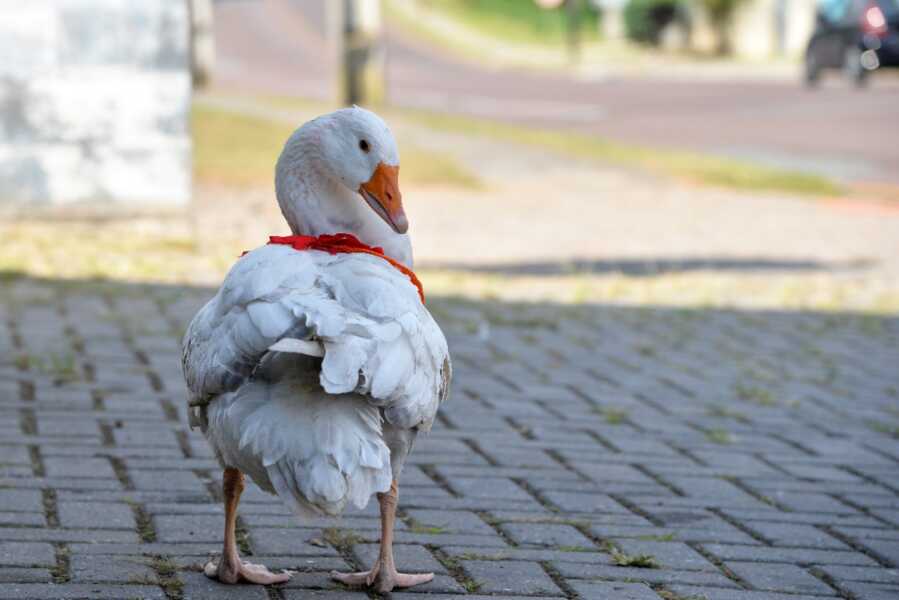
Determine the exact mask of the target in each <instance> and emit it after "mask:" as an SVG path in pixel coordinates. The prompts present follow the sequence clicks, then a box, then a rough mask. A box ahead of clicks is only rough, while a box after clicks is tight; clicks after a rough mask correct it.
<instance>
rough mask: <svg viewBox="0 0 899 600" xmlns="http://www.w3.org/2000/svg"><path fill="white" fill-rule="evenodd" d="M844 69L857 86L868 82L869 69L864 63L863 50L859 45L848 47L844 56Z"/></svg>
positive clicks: (862, 85)
mask: <svg viewBox="0 0 899 600" xmlns="http://www.w3.org/2000/svg"><path fill="white" fill-rule="evenodd" d="M843 70H844V71H845V73H846V77H848V78H849V81H851V82H852V83H853V84H855V86H856V87H864V86H865V84H867V83H868V70H867V69H866V68H865V67H864V66H863V65H862V51H861V49H860V48H858V47H857V46H851V47H849V48H847V49H846V54H845V55H844V57H843Z"/></svg>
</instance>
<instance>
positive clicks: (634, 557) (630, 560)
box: [605, 544, 661, 569]
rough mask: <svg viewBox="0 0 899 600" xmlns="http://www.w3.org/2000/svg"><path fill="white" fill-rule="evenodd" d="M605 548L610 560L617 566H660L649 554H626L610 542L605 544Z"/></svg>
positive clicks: (655, 567)
mask: <svg viewBox="0 0 899 600" xmlns="http://www.w3.org/2000/svg"><path fill="white" fill-rule="evenodd" d="M605 550H606V552H608V553H609V554H610V555H611V556H612V562H614V563H615V565H616V566H618V567H633V568H636V569H658V568H661V565H660V564H659V561H658V560H656V557H655V556H653V555H651V554H627V553H626V552H623V551H622V550H621V549H620V548H617V547H616V546H614V545H612V544H606V547H605Z"/></svg>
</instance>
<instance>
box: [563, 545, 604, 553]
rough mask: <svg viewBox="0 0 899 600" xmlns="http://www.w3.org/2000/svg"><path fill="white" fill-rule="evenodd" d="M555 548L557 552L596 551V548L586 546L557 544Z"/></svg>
mask: <svg viewBox="0 0 899 600" xmlns="http://www.w3.org/2000/svg"><path fill="white" fill-rule="evenodd" d="M556 550H558V551H559V552H596V548H588V547H586V546H559V547H558V548H556Z"/></svg>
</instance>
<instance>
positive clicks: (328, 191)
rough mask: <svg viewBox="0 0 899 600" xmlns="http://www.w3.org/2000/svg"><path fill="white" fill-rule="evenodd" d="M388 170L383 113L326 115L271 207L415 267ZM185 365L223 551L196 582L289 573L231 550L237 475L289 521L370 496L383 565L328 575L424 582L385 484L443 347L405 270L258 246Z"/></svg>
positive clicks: (195, 329) (285, 160)
mask: <svg viewBox="0 0 899 600" xmlns="http://www.w3.org/2000/svg"><path fill="white" fill-rule="evenodd" d="M397 165H398V154H397V152H396V148H395V142H394V141H393V138H392V136H391V135H390V132H389V130H388V129H387V127H386V125H385V124H384V123H383V121H381V120H380V118H378V117H377V116H376V115H374V114H373V113H370V112H368V111H365V110H363V109H359V108H355V107H354V108H352V109H344V110H342V111H337V112H335V113H331V114H330V115H325V116H324V117H320V118H319V119H316V120H315V121H312V122H310V123H307V124H306V125H304V126H303V127H301V128H300V129H299V130H297V132H296V133H294V135H293V136H292V137H291V138H290V140H288V142H287V144H286V146H285V149H284V151H283V152H282V155H281V158H280V159H279V161H278V165H277V168H276V183H277V189H278V202H279V204H280V205H281V208H282V212H283V213H284V215H285V217H286V219H287V222H288V224H289V225H290V227H291V230H292V231H293V233H295V234H302V235H324V234H335V233H343V232H346V233H352V234H354V235H357V236H358V237H360V238H361V239H362V241H363V242H366V243H369V244H372V245H377V246H381V247H383V248H385V250H386V253H387V255H388V256H390V257H391V258H392V259H394V260H395V261H396V262H399V263H402V264H405V265H406V266H408V267H411V262H412V252H411V245H410V243H409V238H408V236H407V235H405V229H406V221H405V214H404V213H403V210H402V204H401V203H400V196H399V189H398V187H397V183H396V174H397V172H398V166H397ZM183 369H184V376H185V380H186V383H187V387H188V390H189V393H190V402H189V404H190V410H191V411H192V413H193V414H192V419H194V420H195V422H196V423H198V424H199V425H200V428H201V429H202V431H203V433H204V435H205V436H206V439H207V440H208V441H209V443H210V445H211V447H212V449H213V451H214V452H215V455H216V457H217V458H218V460H219V462H220V463H221V465H222V467H223V468H224V469H225V475H224V484H223V485H224V492H225V494H224V495H225V508H226V524H225V548H224V552H223V555H222V559H221V560H220V561H219V562H218V564H215V563H210V564H209V565H207V568H206V572H207V575H209V576H211V577H216V578H218V579H219V580H221V581H223V582H225V583H234V582H237V581H241V580H246V581H251V582H257V583H276V582H279V581H284V580H285V579H286V578H287V577H289V574H275V573H271V572H269V571H268V570H267V569H265V568H264V567H262V566H260V565H251V564H249V563H245V562H243V561H241V560H240V559H239V556H237V550H236V546H235V544H234V543H233V536H234V532H233V521H234V515H235V514H236V507H237V502H238V500H239V496H240V491H241V490H242V481H243V479H242V478H243V474H246V475H248V476H249V477H250V478H251V479H252V480H253V481H254V482H255V483H256V484H257V485H259V486H260V487H261V488H262V489H263V490H266V491H268V492H270V493H273V494H277V495H278V497H280V498H281V499H282V500H283V501H284V502H285V504H287V505H288V506H289V507H290V508H291V509H293V510H294V511H295V512H296V513H298V514H300V515H304V514H308V513H317V514H326V515H337V514H339V513H340V512H341V511H342V510H343V509H344V508H345V507H346V505H347V504H350V503H352V504H354V505H356V506H357V507H360V508H361V507H364V506H365V505H366V503H367V502H368V500H369V498H370V497H371V496H372V495H377V497H378V499H379V502H380V503H381V514H382V521H383V522H384V524H385V525H384V531H383V532H382V552H381V556H380V557H379V561H378V562H377V563H376V564H375V565H374V566H373V568H372V570H371V571H368V572H365V573H357V574H341V573H334V574H333V576H334V577H335V578H336V579H339V580H341V581H344V582H345V583H350V584H362V585H370V586H375V587H376V588H377V589H379V590H382V591H386V590H389V589H390V588H392V587H394V586H397V587H406V586H409V585H415V584H417V583H421V582H423V581H427V580H429V579H430V577H432V575H431V574H425V575H404V574H400V573H397V572H396V569H395V567H394V566H393V553H392V529H393V518H394V512H395V508H396V495H397V491H396V490H397V480H398V479H399V476H400V473H401V471H402V467H403V463H404V461H405V458H406V456H407V455H408V453H409V452H410V451H411V449H412V444H413V442H414V440H415V436H416V435H417V433H418V432H419V431H427V430H428V429H430V427H431V424H432V423H433V421H434V418H435V416H436V413H437V409H438V406H439V404H440V402H441V401H442V400H443V399H444V398H445V397H446V395H447V391H448V389H449V383H450V378H451V367H450V359H449V352H448V349H447V343H446V339H445V338H444V336H443V333H442V332H441V330H440V328H439V327H438V325H437V324H436V323H435V321H434V320H433V318H432V317H431V315H430V313H429V312H428V310H427V308H426V307H425V306H424V304H423V301H422V298H421V297H420V296H419V290H418V288H416V286H415V285H413V283H412V282H411V281H410V279H409V277H408V276H407V275H406V274H405V273H403V272H402V271H400V270H399V269H397V268H396V267H394V266H393V265H392V264H391V263H390V262H388V261H387V260H385V259H384V258H382V257H379V256H373V255H371V254H361V253H339V254H331V253H329V252H326V251H322V250H310V249H305V250H296V249H294V248H293V247H291V246H289V245H283V244H269V245H265V246H262V247H260V248H257V249H255V250H253V251H251V252H248V253H246V254H245V255H244V256H242V257H241V258H240V259H239V260H238V261H237V262H236V264H235V265H234V266H233V267H232V269H231V271H230V272H229V273H228V275H227V276H226V278H225V280H224V282H223V284H222V286H221V288H220V289H219V291H218V293H216V295H215V296H214V297H213V298H212V299H211V300H210V301H209V302H208V303H207V304H206V305H205V306H204V307H203V308H202V309H201V310H200V311H199V312H198V313H197V314H196V316H195V317H194V318H193V320H192V321H191V323H190V325H189V327H188V329H187V332H186V333H185V336H184V341H183ZM388 525H389V528H388V527H387V526H388ZM388 529H389V532H388Z"/></svg>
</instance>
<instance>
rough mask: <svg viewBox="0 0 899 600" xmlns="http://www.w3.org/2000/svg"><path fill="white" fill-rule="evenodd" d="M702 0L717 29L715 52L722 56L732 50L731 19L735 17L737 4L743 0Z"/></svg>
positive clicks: (713, 25) (710, 19)
mask: <svg viewBox="0 0 899 600" xmlns="http://www.w3.org/2000/svg"><path fill="white" fill-rule="evenodd" d="M701 2H702V5H703V7H704V8H705V10H706V12H707V13H708V15H709V21H710V22H711V24H712V27H713V28H714V30H715V36H716V38H717V41H716V48H715V53H716V54H718V55H721V56H723V55H725V54H729V53H730V50H731V45H730V25H731V19H733V16H734V12H735V11H736V8H737V5H739V4H740V3H741V2H743V0H701Z"/></svg>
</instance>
